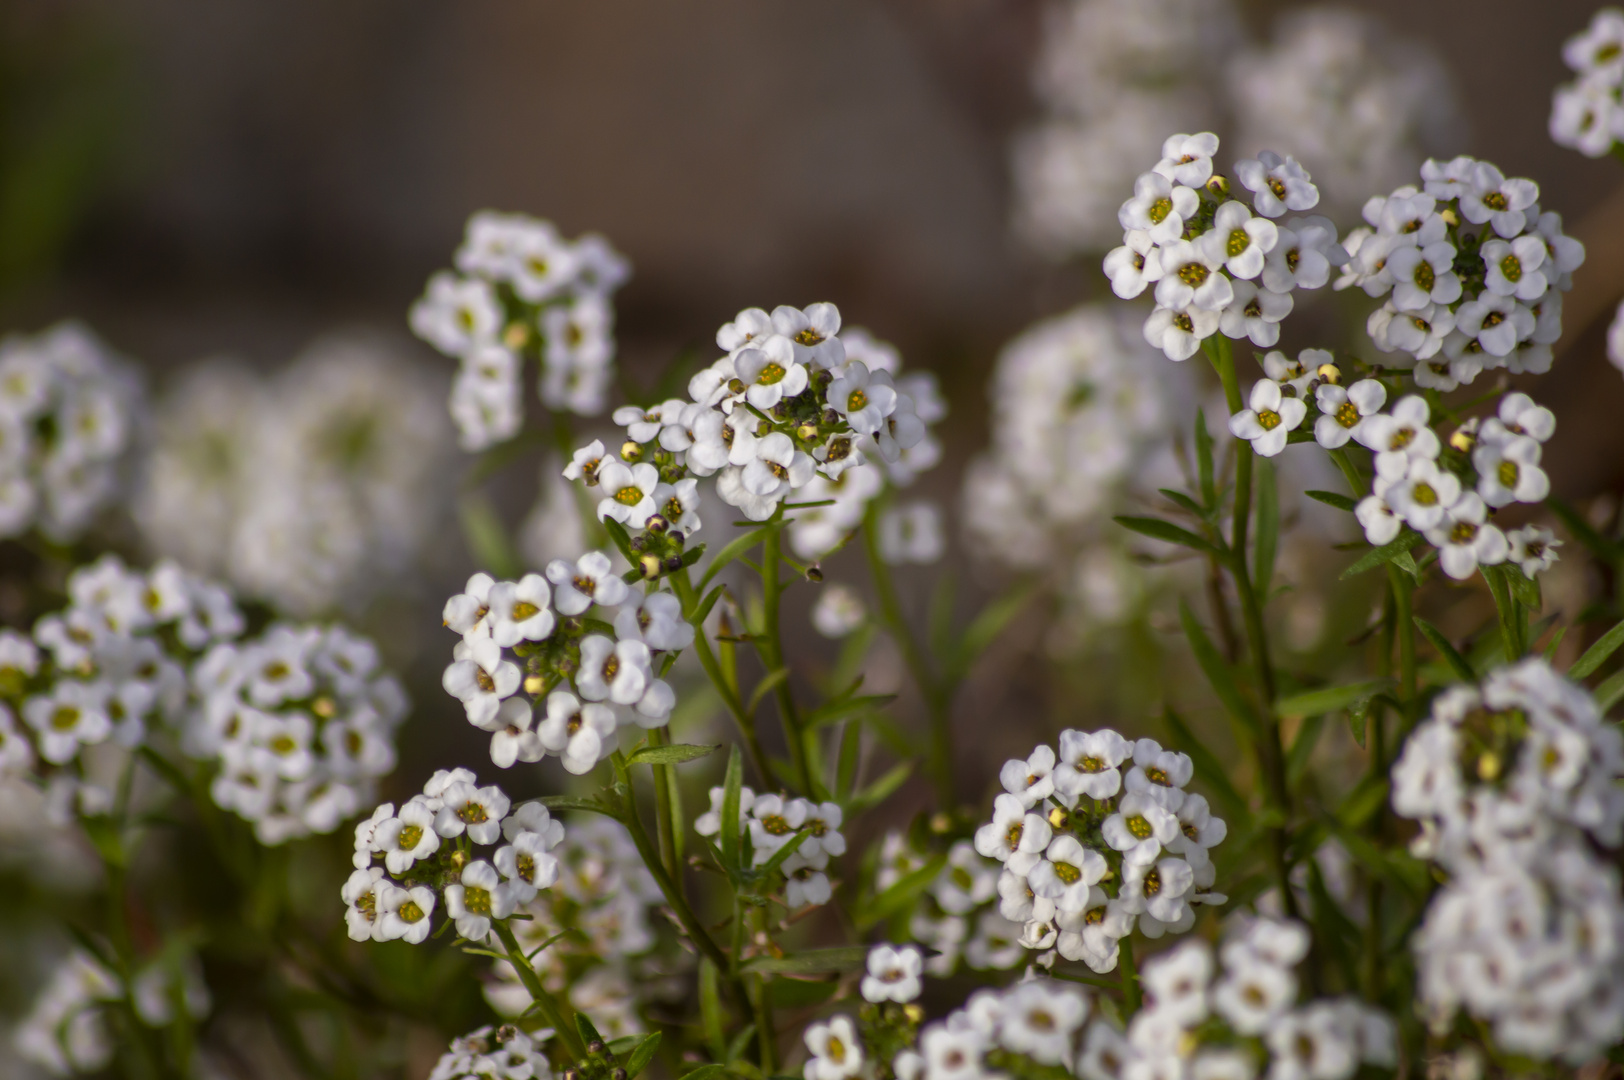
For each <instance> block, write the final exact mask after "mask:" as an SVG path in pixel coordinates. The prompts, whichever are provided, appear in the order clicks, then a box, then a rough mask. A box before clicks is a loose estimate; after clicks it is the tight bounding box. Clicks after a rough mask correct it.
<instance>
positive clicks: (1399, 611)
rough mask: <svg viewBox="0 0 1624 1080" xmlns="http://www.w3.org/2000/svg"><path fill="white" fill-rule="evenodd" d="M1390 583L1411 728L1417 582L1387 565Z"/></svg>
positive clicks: (1402, 693) (1402, 689)
mask: <svg viewBox="0 0 1624 1080" xmlns="http://www.w3.org/2000/svg"><path fill="white" fill-rule="evenodd" d="M1387 580H1388V581H1389V582H1391V583H1392V586H1393V628H1394V630H1395V631H1396V633H1397V635H1398V681H1399V694H1400V696H1401V699H1402V700H1403V702H1404V717H1403V719H1404V721H1405V727H1406V728H1408V726H1409V718H1410V714H1411V713H1412V712H1413V711H1414V709H1413V706H1414V702H1415V694H1416V675H1415V617H1414V610H1413V607H1414V604H1413V597H1414V593H1415V582H1414V581H1412V580H1411V579H1410V577H1409V575H1407V574H1405V573H1404V571H1402V570H1400V569H1399V568H1398V567H1396V566H1394V565H1393V564H1392V563H1388V564H1387Z"/></svg>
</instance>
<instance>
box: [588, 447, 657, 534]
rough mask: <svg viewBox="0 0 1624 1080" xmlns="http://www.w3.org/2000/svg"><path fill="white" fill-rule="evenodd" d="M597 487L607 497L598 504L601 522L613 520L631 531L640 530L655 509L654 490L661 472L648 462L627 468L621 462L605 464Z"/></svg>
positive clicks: (600, 471)
mask: <svg viewBox="0 0 1624 1080" xmlns="http://www.w3.org/2000/svg"><path fill="white" fill-rule="evenodd" d="M598 483H599V484H601V485H602V486H603V490H604V497H603V498H602V499H600V500H598V520H599V521H602V520H603V519H604V518H614V519H615V520H616V521H618V522H621V523H622V524H624V525H626V526H627V527H629V528H632V529H641V528H642V527H643V526H644V524H645V523H647V521H648V519H649V517H650V515H652V514H653V513H654V512H655V509H654V489H655V488H656V487H658V486H659V484H660V470H659V469H656V468H655V467H654V466H653V465H650V464H649V463H648V462H646V461H642V462H638V463H637V464H636V465H631V466H628V465H626V464H625V463H624V462H621V461H608V462H605V463H604V464H603V465H602V466H601V467H600V468H599V469H598Z"/></svg>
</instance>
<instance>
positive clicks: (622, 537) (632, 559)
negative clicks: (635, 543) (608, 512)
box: [603, 517, 637, 567]
mask: <svg viewBox="0 0 1624 1080" xmlns="http://www.w3.org/2000/svg"><path fill="white" fill-rule="evenodd" d="M603 527H604V529H605V531H607V532H608V533H609V539H611V540H613V541H614V542H615V547H617V548H619V549H620V554H621V555H623V556H624V557H625V559H626V561H627V562H629V563H631V564H632V566H633V567H635V566H637V555H636V553H635V552H633V551H632V536H631V533H629V532H627V531H626V526H624V525H622V524H621V523H620V522H618V521H616V520H615V519H614V518H608V517H606V518H604V519H603Z"/></svg>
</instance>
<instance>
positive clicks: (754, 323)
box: [716, 308, 773, 353]
mask: <svg viewBox="0 0 1624 1080" xmlns="http://www.w3.org/2000/svg"><path fill="white" fill-rule="evenodd" d="M772 333H773V318H772V316H771V315H769V314H767V313H766V312H765V311H763V310H762V309H761V308H745V309H744V310H743V311H741V312H739V314H738V315H737V316H735V317H734V319H733V321H732V322H730V323H723V324H722V326H721V328H720V329H719V330H717V331H716V347H717V348H719V349H721V350H723V351H724V352H728V353H732V352H735V351H737V350H739V349H742V348H744V347H745V346H746V345H748V344H750V343H751V342H753V341H757V340H760V339H764V338H766V337H767V336H769V335H770V334H772Z"/></svg>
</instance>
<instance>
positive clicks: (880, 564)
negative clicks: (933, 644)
mask: <svg viewBox="0 0 1624 1080" xmlns="http://www.w3.org/2000/svg"><path fill="white" fill-rule="evenodd" d="M863 550H864V552H865V553H866V554H867V556H868V572H869V576H870V577H871V578H872V579H873V582H874V595H875V598H876V599H877V600H878V601H879V604H880V622H881V624H882V625H883V626H884V627H885V629H886V632H888V633H889V634H890V635H891V638H892V640H894V641H895V642H896V643H897V647H898V648H900V649H901V650H902V659H903V663H904V664H906V665H907V667H908V672H909V674H910V675H912V676H913V680H914V683H915V684H916V685H917V686H918V687H919V693H920V696H921V697H923V698H924V701H925V712H926V715H927V717H928V718H929V721H930V746H929V749H928V751H927V754H926V759H925V769H926V771H927V772H928V773H929V774H930V778H931V782H932V783H933V784H935V786H936V800H937V804H938V805H939V806H941V807H942V808H944V809H945V808H947V807H950V806H952V805H953V801H954V794H955V788H954V785H953V725H952V717H951V715H950V713H949V706H950V704H951V702H952V699H953V685H954V682H955V681H956V676H951V675H950V676H946V677H944V678H942V679H940V680H938V679H937V678H936V676H935V675H934V674H933V673H932V671H931V666H930V662H929V661H928V660H927V659H926V657H925V650H924V649H923V648H922V647H921V646H920V644H919V642H918V641H917V640H916V639H915V638H914V635H913V631H912V630H911V629H910V628H909V626H908V620H907V619H906V618H905V617H904V616H903V614H902V603H901V601H900V600H898V598H897V590H896V586H895V584H894V583H893V582H892V580H891V568H890V567H889V566H887V565H886V562H885V560H884V559H882V558H881V557H880V538H879V503H878V500H876V501H874V502H871V503H869V505H868V509H867V510H866V511H865V512H864V514H863Z"/></svg>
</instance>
